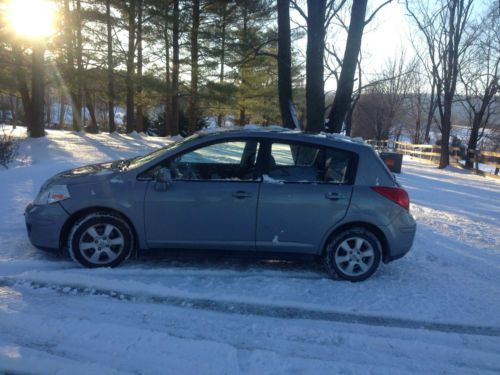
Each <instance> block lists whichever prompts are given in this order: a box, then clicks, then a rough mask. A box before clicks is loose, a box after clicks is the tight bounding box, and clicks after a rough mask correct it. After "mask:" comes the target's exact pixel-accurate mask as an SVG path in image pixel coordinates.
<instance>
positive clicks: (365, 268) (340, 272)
mask: <svg viewBox="0 0 500 375" xmlns="http://www.w3.org/2000/svg"><path fill="white" fill-rule="evenodd" d="M371 254H373V255H372V256H371ZM381 258H382V247H381V245H380V241H379V240H378V239H377V237H376V236H375V235H374V234H373V233H372V232H370V231H369V230H367V229H364V228H358V227H355V228H349V229H346V230H344V231H342V232H340V233H339V234H338V235H336V236H335V237H334V238H332V239H331V241H330V242H329V243H328V244H327V245H326V249H325V256H324V261H325V266H326V269H327V271H328V273H329V274H330V275H331V276H332V277H333V278H334V279H343V280H348V281H352V282H358V281H363V280H366V279H368V278H369V277H370V276H372V275H373V274H374V273H375V271H376V270H377V268H378V267H379V265H380V261H381Z"/></svg>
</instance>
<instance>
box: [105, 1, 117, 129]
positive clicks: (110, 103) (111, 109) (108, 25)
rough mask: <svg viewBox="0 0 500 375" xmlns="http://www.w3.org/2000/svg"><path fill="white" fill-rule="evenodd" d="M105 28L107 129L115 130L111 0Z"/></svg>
mask: <svg viewBox="0 0 500 375" xmlns="http://www.w3.org/2000/svg"><path fill="white" fill-rule="evenodd" d="M106 28H107V32H108V40H107V41H108V129H109V132H110V133H113V132H115V131H116V124H115V75H114V63H113V35H112V27H111V0H106Z"/></svg>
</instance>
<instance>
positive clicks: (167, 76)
mask: <svg viewBox="0 0 500 375" xmlns="http://www.w3.org/2000/svg"><path fill="white" fill-rule="evenodd" d="M169 6H170V0H166V4H165V25H164V27H165V29H164V40H165V83H166V86H167V92H166V97H165V99H166V100H165V116H164V125H163V126H164V127H163V129H161V130H160V131H161V135H162V136H165V135H167V134H168V133H170V113H172V82H171V79H170V37H169V35H168V27H169Z"/></svg>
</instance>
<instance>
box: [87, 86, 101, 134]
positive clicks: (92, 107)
mask: <svg viewBox="0 0 500 375" xmlns="http://www.w3.org/2000/svg"><path fill="white" fill-rule="evenodd" d="M84 91H85V104H86V106H87V109H88V111H89V115H90V126H89V131H90V132H91V133H94V134H97V133H98V132H99V128H98V127H97V117H96V115H95V104H94V101H95V100H94V99H93V98H92V96H91V94H90V91H89V90H88V88H87V86H85V88H84Z"/></svg>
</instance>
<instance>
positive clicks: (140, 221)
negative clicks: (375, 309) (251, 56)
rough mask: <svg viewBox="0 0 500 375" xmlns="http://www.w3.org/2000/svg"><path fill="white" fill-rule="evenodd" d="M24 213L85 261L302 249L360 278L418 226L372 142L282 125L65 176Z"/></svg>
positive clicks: (238, 131)
mask: <svg viewBox="0 0 500 375" xmlns="http://www.w3.org/2000/svg"><path fill="white" fill-rule="evenodd" d="M25 217H26V225H27V229H28V235H29V238H30V240H31V242H32V244H33V245H34V246H36V247H38V248H41V249H45V250H54V251H56V250H64V249H67V250H68V252H69V254H70V255H71V257H72V258H73V259H74V260H75V261H76V262H78V263H79V264H80V265H82V266H85V267H102V266H104V267H114V266H117V265H119V264H120V263H122V262H123V261H124V260H126V259H127V258H128V257H129V256H130V254H132V253H133V252H134V251H136V250H137V251H140V252H146V251H154V250H155V249H168V248H175V249H203V250H207V251H210V250H234V251H244V252H247V253H249V252H261V253H262V252H270V253H271V252H272V253H274V254H276V253H299V254H310V255H316V256H320V257H322V259H323V260H324V263H325V265H326V268H327V270H328V272H329V273H330V274H331V275H332V276H334V277H339V278H342V279H346V280H350V281H361V280H364V279H366V278H368V277H370V276H371V275H372V274H373V273H374V272H375V271H376V270H377V268H378V266H379V264H380V262H381V261H383V262H390V261H392V260H395V259H398V258H400V257H402V256H403V255H405V254H406V253H407V252H408V251H409V250H410V248H411V246H412V243H413V238H414V235H415V230H416V224H415V221H414V219H413V218H412V216H411V215H410V213H409V198H408V194H407V193H406V191H405V190H404V189H402V188H401V187H400V186H399V185H398V184H397V182H396V181H395V179H394V178H393V176H392V174H391V173H390V172H389V170H388V169H387V167H386V166H385V165H384V163H383V162H382V161H381V159H380V158H379V157H378V155H377V154H376V153H375V152H374V151H373V149H372V148H371V147H370V146H368V145H366V144H364V143H363V142H360V141H356V140H353V139H351V138H348V137H343V136H338V135H312V134H305V133H303V132H299V131H290V130H285V129H282V128H274V127H272V128H251V129H243V128H231V129H220V130H216V131H206V132H200V133H198V134H196V135H194V136H191V137H189V138H186V139H184V140H182V141H180V142H177V143H172V144H170V145H168V146H166V147H164V148H160V149H158V150H156V151H154V152H152V153H150V154H148V155H145V156H142V157H137V158H134V159H128V160H119V161H115V162H108V163H102V164H96V165H89V166H85V167H81V168H77V169H73V170H70V171H66V172H63V173H60V174H58V175H56V176H54V177H52V178H51V179H49V180H48V181H46V182H45V183H44V184H43V186H42V187H41V189H40V192H39V194H38V196H37V197H36V199H35V201H34V202H33V203H32V204H30V205H29V206H28V207H27V208H26V212H25Z"/></svg>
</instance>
